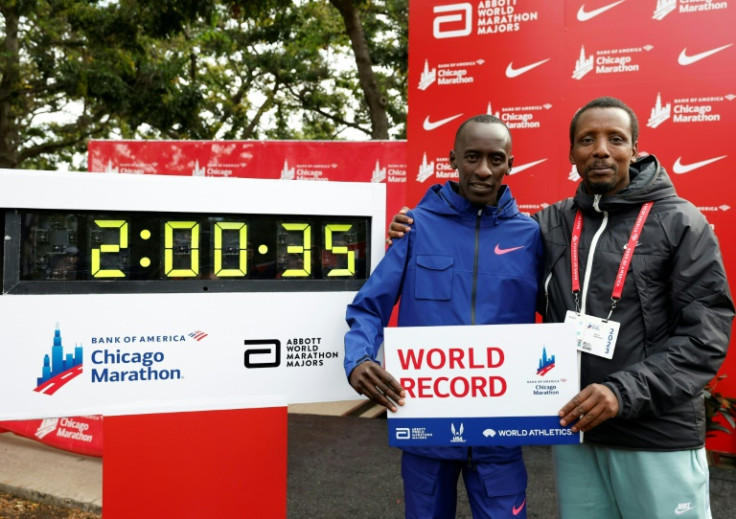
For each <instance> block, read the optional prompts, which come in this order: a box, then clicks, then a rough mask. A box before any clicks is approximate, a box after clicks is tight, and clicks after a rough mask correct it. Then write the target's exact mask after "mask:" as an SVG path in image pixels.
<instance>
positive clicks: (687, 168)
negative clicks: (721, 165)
mask: <svg viewBox="0 0 736 519" xmlns="http://www.w3.org/2000/svg"><path fill="white" fill-rule="evenodd" d="M726 157H728V155H721V156H720V157H716V158H714V159H708V160H701V161H700V162H693V163H692V164H683V163H682V162H680V159H682V157H677V160H676V161H675V164H674V166H672V171H674V172H675V173H676V174H678V175H682V174H684V173H690V172H691V171H693V170H695V169H698V168H702V167H703V166H707V165H708V164H712V163H713V162H716V161H718V160H721V159H725V158H726Z"/></svg>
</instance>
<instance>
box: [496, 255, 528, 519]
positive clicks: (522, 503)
mask: <svg viewBox="0 0 736 519" xmlns="http://www.w3.org/2000/svg"><path fill="white" fill-rule="evenodd" d="M523 248H524V245H521V246H519V247H510V248H508V249H502V248H501V247H499V246H498V243H497V244H496V248H495V249H493V252H495V253H496V254H498V255H499V256H501V255H502V254H508V253H509V252H514V251H515V250H519V249H523ZM522 506H523V503H522ZM514 515H516V514H514Z"/></svg>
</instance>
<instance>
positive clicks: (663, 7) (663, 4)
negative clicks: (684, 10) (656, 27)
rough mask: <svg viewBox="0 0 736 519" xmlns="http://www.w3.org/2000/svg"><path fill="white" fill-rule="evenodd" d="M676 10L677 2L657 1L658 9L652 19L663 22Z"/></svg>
mask: <svg viewBox="0 0 736 519" xmlns="http://www.w3.org/2000/svg"><path fill="white" fill-rule="evenodd" d="M675 9H677V0H657V7H656V8H655V9H654V14H653V15H652V18H653V19H655V20H662V19H664V17H665V16H667V15H668V14H670V13H671V12H672V11H674V10H675Z"/></svg>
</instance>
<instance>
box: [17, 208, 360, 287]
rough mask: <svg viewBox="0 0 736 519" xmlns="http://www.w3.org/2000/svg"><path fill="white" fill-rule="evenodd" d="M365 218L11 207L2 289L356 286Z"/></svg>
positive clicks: (358, 284) (358, 281)
mask: <svg viewBox="0 0 736 519" xmlns="http://www.w3.org/2000/svg"><path fill="white" fill-rule="evenodd" d="M370 224H371V218H370V217H365V216H360V217H355V216H345V217H343V216H314V215H276V214H268V215H260V214H243V215H233V214H219V215H212V214H202V213H189V214H182V213H152V212H145V213H144V212H115V211H110V212H97V211H72V212H66V211H55V210H9V211H6V212H5V235H6V241H5V249H6V250H5V258H4V259H5V261H4V268H5V276H4V279H5V285H6V286H5V287H4V291H5V292H15V293H76V292H90V293H95V292H106V291H112V292H139V291H144V292H145V291H153V292H189V291H199V290H203V291H207V290H214V291H240V290H242V291H251V290H256V291H259V290H260V291H266V290H274V291H290V290H296V291H307V290H345V289H349V288H352V289H357V288H359V287H360V285H362V283H363V282H364V281H365V280H366V279H367V277H368V275H369V273H370V265H369V263H370V261H369V258H370V251H369V250H368V247H369V246H368V242H369V237H370V235H371V234H370ZM9 242H10V243H9ZM15 258H17V261H14V259H15ZM112 286H114V288H112Z"/></svg>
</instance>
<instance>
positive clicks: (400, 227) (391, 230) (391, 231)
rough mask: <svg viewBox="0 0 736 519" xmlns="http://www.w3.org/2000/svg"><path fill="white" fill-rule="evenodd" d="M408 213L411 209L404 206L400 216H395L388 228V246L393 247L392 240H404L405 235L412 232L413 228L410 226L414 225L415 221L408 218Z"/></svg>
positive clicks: (400, 210)
mask: <svg viewBox="0 0 736 519" xmlns="http://www.w3.org/2000/svg"><path fill="white" fill-rule="evenodd" d="M407 211H409V208H408V207H406V206H404V207H402V208H401V209H399V212H398V214H395V215H394V218H393V220H391V225H389V226H388V238H386V245H391V244H392V243H393V241H391V239H392V238H397V239H398V238H403V237H404V233H407V232H409V231H411V227H409V226H410V225H411V224H413V223H414V219H412V218H409V217H408V216H406V213H407Z"/></svg>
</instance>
